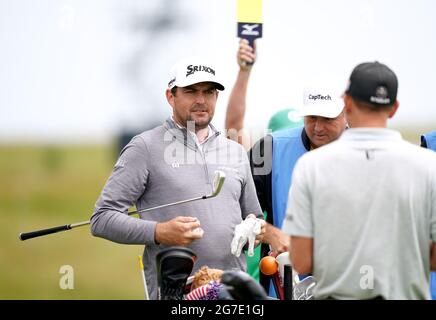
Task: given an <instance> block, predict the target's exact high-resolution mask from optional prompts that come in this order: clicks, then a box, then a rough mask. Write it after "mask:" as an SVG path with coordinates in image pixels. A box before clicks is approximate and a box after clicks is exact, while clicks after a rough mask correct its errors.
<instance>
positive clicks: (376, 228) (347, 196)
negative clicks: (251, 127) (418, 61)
mask: <svg viewBox="0 0 436 320" xmlns="http://www.w3.org/2000/svg"><path fill="white" fill-rule="evenodd" d="M397 90H398V80H397V77H396V75H395V73H394V72H393V71H392V70H391V69H390V68H388V67H387V66H386V65H384V64H381V63H379V62H368V63H362V64H360V65H358V66H357V67H356V68H355V69H354V70H353V72H352V73H351V76H350V80H349V85H348V88H347V90H346V91H345V94H344V96H343V100H344V112H345V116H346V118H347V121H348V125H349V126H350V129H347V130H346V131H345V132H344V133H343V134H342V135H341V137H340V138H339V139H338V140H337V141H334V142H332V143H330V144H328V145H325V146H323V147H322V148H318V149H316V150H314V151H312V152H309V153H307V154H305V155H303V156H302V157H301V158H300V159H299V160H298V162H297V164H296V165H295V168H294V172H293V178H292V187H291V190H290V193H289V200H288V206H287V210H286V219H285V222H284V224H283V230H284V231H285V232H287V233H288V234H290V235H291V243H292V250H291V251H290V255H291V260H292V263H293V266H294V268H295V269H296V270H297V272H298V273H301V274H313V276H314V277H315V278H316V279H317V281H318V283H317V285H316V287H315V292H314V294H315V298H317V299H429V298H430V294H429V293H430V291H429V275H430V269H433V270H435V269H436V153H434V152H432V151H430V150H426V149H423V148H420V147H419V146H416V145H413V144H411V143H409V142H406V141H404V140H403V139H402V138H401V134H400V133H399V132H397V131H394V130H390V129H387V128H386V127H387V121H388V119H390V118H392V117H393V116H394V115H395V112H396V111H397V109H398V106H399V103H398V101H397ZM406 107H413V108H415V107H416V106H406Z"/></svg>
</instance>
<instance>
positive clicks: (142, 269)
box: [138, 255, 150, 300]
mask: <svg viewBox="0 0 436 320" xmlns="http://www.w3.org/2000/svg"><path fill="white" fill-rule="evenodd" d="M138 260H139V268H140V269H141V275H142V282H143V283H144V291H145V300H150V296H149V295H148V288H147V280H146V279H145V273H144V265H143V264H142V257H141V256H140V255H138Z"/></svg>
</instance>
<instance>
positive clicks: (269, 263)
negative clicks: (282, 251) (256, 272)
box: [259, 256, 279, 276]
mask: <svg viewBox="0 0 436 320" xmlns="http://www.w3.org/2000/svg"><path fill="white" fill-rule="evenodd" d="M259 268H260V272H262V273H263V274H264V275H267V276H270V275H273V274H274V273H276V272H277V270H278V268H279V264H278V263H277V261H276V258H274V257H271V256H266V257H263V258H262V260H260V263H259Z"/></svg>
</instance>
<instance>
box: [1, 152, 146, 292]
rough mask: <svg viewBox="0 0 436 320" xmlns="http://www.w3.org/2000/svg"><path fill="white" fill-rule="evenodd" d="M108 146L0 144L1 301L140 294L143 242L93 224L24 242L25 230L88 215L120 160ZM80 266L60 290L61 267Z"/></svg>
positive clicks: (58, 223) (85, 217)
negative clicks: (109, 235) (129, 241)
mask: <svg viewBox="0 0 436 320" xmlns="http://www.w3.org/2000/svg"><path fill="white" fill-rule="evenodd" d="M115 156H116V155H115V150H113V149H112V148H111V147H109V146H34V145H31V146H7V145H4V146H0V228H1V230H0V231H1V232H0V242H1V249H0V299H142V298H143V287H142V279H141V274H140V271H139V267H138V262H137V255H138V254H141V253H142V247H141V246H128V245H118V244H115V243H112V242H109V241H106V240H102V239H98V238H94V237H93V236H92V235H91V234H90V231H89V227H88V226H85V227H81V228H78V229H74V230H70V231H66V232H62V233H58V234H52V235H48V236H45V237H41V238H35V239H32V240H27V241H24V242H21V241H20V240H19V239H18V234H19V233H20V232H25V231H32V230H35V229H42V228H47V227H52V226H57V225H62V224H67V223H73V222H78V221H84V220H89V218H90V216H91V213H92V210H93V208H94V204H95V201H96V199H97V198H98V196H99V194H100V192H101V189H102V187H103V185H104V183H105V181H106V179H107V178H108V176H109V174H110V172H111V169H112V166H113V163H114V161H115ZM63 265H70V266H72V267H73V270H74V289H73V290H62V289H61V288H60V286H59V282H60V279H61V277H62V276H63V274H60V273H59V270H60V268H61V266H63Z"/></svg>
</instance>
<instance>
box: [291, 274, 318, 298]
mask: <svg viewBox="0 0 436 320" xmlns="http://www.w3.org/2000/svg"><path fill="white" fill-rule="evenodd" d="M315 286H316V279H315V278H314V277H312V276H308V277H306V278H304V279H303V280H301V281H300V282H298V283H297V284H296V285H295V287H294V290H293V295H292V296H293V299H294V300H313V299H314V297H313V289H314V288H315Z"/></svg>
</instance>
